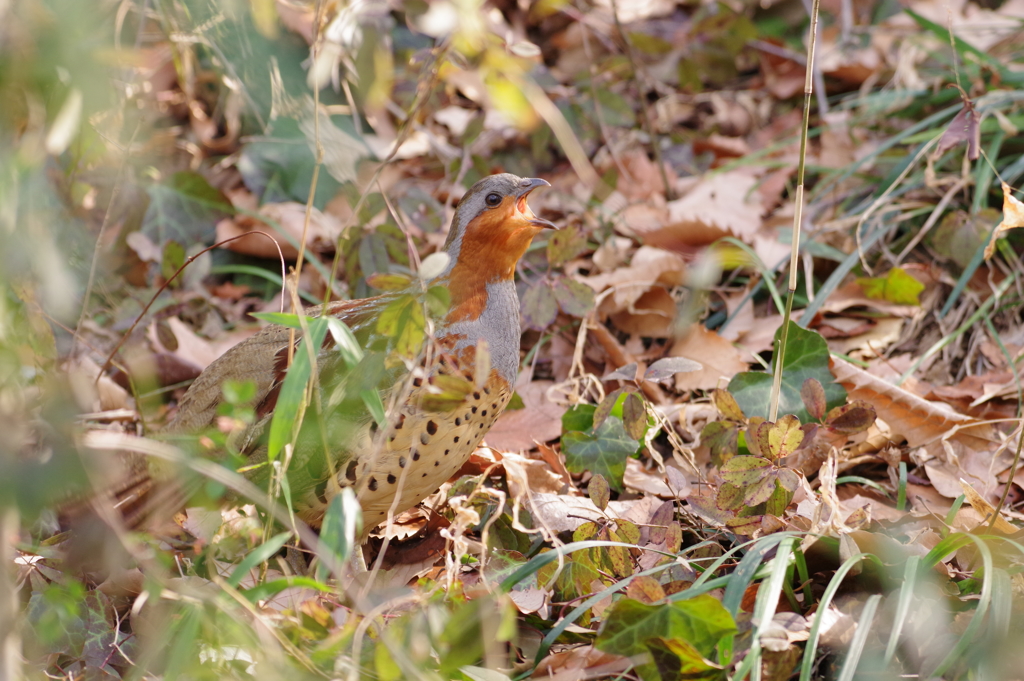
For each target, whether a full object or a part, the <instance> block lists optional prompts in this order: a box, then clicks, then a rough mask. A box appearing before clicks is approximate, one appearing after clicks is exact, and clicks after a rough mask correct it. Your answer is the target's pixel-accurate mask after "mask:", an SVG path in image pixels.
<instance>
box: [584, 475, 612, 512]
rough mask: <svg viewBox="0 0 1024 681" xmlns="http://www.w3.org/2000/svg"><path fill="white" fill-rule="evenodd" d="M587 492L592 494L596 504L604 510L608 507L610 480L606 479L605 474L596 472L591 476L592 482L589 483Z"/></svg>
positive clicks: (592, 499)
mask: <svg viewBox="0 0 1024 681" xmlns="http://www.w3.org/2000/svg"><path fill="white" fill-rule="evenodd" d="M587 494H588V495H589V496H590V500H591V501H593V502H594V505H595V506H597V507H598V508H599V509H601V510H602V511H603V510H604V509H606V508H607V507H608V499H609V496H610V490H609V488H608V481H607V480H605V479H604V476H603V475H601V474H600V473H595V474H594V476H593V477H592V478H590V483H589V484H588V485H587Z"/></svg>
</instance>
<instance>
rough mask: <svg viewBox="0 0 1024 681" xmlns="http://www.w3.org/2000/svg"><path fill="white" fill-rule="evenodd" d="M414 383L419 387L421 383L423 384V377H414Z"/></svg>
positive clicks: (414, 385)
mask: <svg viewBox="0 0 1024 681" xmlns="http://www.w3.org/2000/svg"><path fill="white" fill-rule="evenodd" d="M412 384H413V387H416V388H419V387H420V386H421V385H423V379H422V378H414V379H412Z"/></svg>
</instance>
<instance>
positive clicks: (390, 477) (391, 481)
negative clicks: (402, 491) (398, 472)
mask: <svg viewBox="0 0 1024 681" xmlns="http://www.w3.org/2000/svg"><path fill="white" fill-rule="evenodd" d="M395 480H398V478H396V477H395V476H393V475H391V473H388V484H389V485H393V484H395Z"/></svg>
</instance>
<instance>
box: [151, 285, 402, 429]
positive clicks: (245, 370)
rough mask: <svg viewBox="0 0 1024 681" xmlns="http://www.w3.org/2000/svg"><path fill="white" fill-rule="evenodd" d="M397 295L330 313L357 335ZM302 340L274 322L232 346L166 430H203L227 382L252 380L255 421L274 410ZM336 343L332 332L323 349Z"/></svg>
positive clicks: (314, 312) (344, 304)
mask: <svg viewBox="0 0 1024 681" xmlns="http://www.w3.org/2000/svg"><path fill="white" fill-rule="evenodd" d="M393 297H394V296H392V295H387V294H385V295H381V296H376V297H373V298H364V299H361V300H342V301H337V302H333V303H330V304H329V305H328V306H327V314H329V315H331V316H334V317H337V318H339V319H340V320H341V321H343V322H345V324H347V325H348V326H349V328H351V329H353V331H359V330H368V331H369V332H370V333H372V329H369V328H368V327H369V326H370V322H372V320H373V319H375V318H376V317H377V314H378V313H379V311H380V310H381V309H382V308H383V307H384V306H385V305H386V304H387V303H388V302H390V300H391V299H392V298H393ZM321 311H322V308H321V306H317V307H311V308H307V309H306V310H305V314H306V315H307V316H310V317H319V316H320V314H321ZM301 338H302V333H301V332H300V331H295V332H294V334H293V333H292V329H289V328H287V327H284V326H278V325H276V324H274V325H271V326H268V327H266V328H265V329H262V330H261V331H259V332H258V333H257V334H256V335H254V336H252V337H251V338H248V339H246V340H244V341H242V342H241V343H239V344H238V345H236V346H234V347H233V348H231V349H230V350H228V351H227V352H225V353H224V354H223V355H221V356H220V357H219V358H218V359H217V360H215V361H214V362H213V363H212V364H210V366H208V367H206V369H205V370H204V371H203V373H202V374H200V375H199V378H197V379H196V380H195V382H193V383H192V386H191V387H190V388H189V389H188V391H187V392H186V393H185V395H184V397H182V399H181V401H180V402H179V403H178V411H177V413H176V414H175V415H174V419H173V420H172V421H171V423H170V424H169V425H168V427H167V431H168V432H172V433H184V432H193V431H197V430H199V429H201V428H205V427H206V426H209V425H210V424H212V423H213V421H214V419H215V418H216V417H217V407H218V406H220V404H221V402H223V401H224V397H223V392H222V386H223V385H224V382H225V381H228V380H235V381H254V382H255V383H256V398H255V399H254V401H253V406H254V408H255V409H256V417H257V421H259V420H261V419H262V418H264V417H266V416H268V415H269V414H270V413H271V412H273V410H274V407H275V406H276V404H277V398H278V395H279V393H280V390H281V384H282V382H283V381H284V377H285V375H286V374H287V371H288V345H289V340H291V339H294V342H295V346H294V347H295V348H297V347H298V343H299V341H300V340H301ZM333 346H334V340H333V339H332V338H331V336H330V335H329V334H328V336H327V338H326V339H325V340H324V346H323V350H329V349H331V348H333Z"/></svg>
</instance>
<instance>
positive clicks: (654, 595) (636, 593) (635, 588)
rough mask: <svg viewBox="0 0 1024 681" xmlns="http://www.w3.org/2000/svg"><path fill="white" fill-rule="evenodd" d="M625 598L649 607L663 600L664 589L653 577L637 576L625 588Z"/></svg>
mask: <svg viewBox="0 0 1024 681" xmlns="http://www.w3.org/2000/svg"><path fill="white" fill-rule="evenodd" d="M626 598H632V599H633V600H635V601H639V602H641V603H647V604H648V605H650V604H652V603H657V602H658V601H660V600H663V599H664V598H665V589H663V588H662V587H661V583H660V582H658V580H656V579H655V578H654V577H651V576H650V575H639V576H637V577H634V578H633V581H631V582H630V583H629V586H627V587H626Z"/></svg>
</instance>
